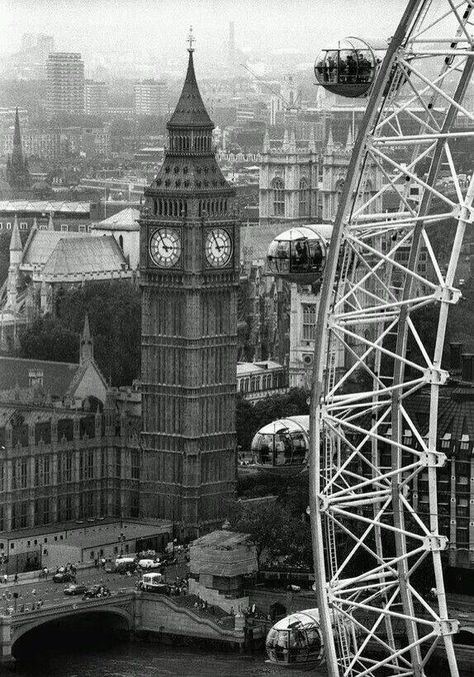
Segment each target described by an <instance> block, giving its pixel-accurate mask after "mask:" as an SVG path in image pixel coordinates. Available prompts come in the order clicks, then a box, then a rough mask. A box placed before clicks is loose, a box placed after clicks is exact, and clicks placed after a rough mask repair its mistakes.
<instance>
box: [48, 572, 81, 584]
mask: <svg viewBox="0 0 474 677" xmlns="http://www.w3.org/2000/svg"><path fill="white" fill-rule="evenodd" d="M53 582H54V583H75V582H76V576H75V574H73V573H72V571H61V572H59V573H57V574H54V576H53Z"/></svg>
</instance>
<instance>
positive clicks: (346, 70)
mask: <svg viewBox="0 0 474 677" xmlns="http://www.w3.org/2000/svg"><path fill="white" fill-rule="evenodd" d="M386 49H387V43H386V42H382V41H371V42H370V44H369V42H366V41H365V40H362V39H361V38H355V37H348V38H344V40H342V41H341V42H340V43H339V44H338V46H337V48H334V49H324V50H323V51H322V52H321V53H320V54H319V56H318V58H317V59H316V63H315V64H314V74H315V76H316V80H317V82H318V84H320V85H322V86H323V87H324V88H325V89H327V90H328V91H329V92H331V93H332V94H338V95H339V96H346V97H349V98H357V97H359V96H364V95H366V94H367V93H368V91H369V89H370V86H371V85H372V83H373V81H374V80H375V75H376V70H377V65H378V64H379V63H380V61H381V58H382V56H383V52H384V51H385V50H386Z"/></svg>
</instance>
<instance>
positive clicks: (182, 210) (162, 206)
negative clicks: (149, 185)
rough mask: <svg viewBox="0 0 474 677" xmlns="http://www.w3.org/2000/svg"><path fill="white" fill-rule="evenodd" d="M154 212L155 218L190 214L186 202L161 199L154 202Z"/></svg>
mask: <svg viewBox="0 0 474 677" xmlns="http://www.w3.org/2000/svg"><path fill="white" fill-rule="evenodd" d="M153 212H154V214H155V216H181V217H185V216H187V214H188V203H187V202H186V200H178V199H175V200H172V199H164V198H160V199H159V200H154V204H153Z"/></svg>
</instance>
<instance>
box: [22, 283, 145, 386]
mask: <svg viewBox="0 0 474 677" xmlns="http://www.w3.org/2000/svg"><path fill="white" fill-rule="evenodd" d="M56 306H57V307H56V310H57V317H55V318H52V317H43V318H40V319H38V320H36V322H34V323H33V324H32V325H31V326H30V327H29V328H28V329H26V330H25V331H24V332H23V333H22V334H21V335H20V344H21V350H20V356H21V357H30V358H37V359H44V360H56V361H59V362H62V361H65V362H77V361H78V359H79V334H80V333H81V332H82V330H83V327H84V317H85V315H86V313H88V315H89V323H90V328H91V333H92V336H93V339H94V357H95V360H96V362H97V364H98V366H99V368H100V369H101V371H102V373H103V374H104V376H105V377H106V378H111V381H112V384H113V385H117V386H119V385H126V384H130V383H132V381H133V380H134V379H136V378H138V377H139V375H140V324H141V322H140V294H139V291H138V290H137V289H135V287H133V285H131V284H130V283H128V282H124V281H113V282H100V283H97V282H90V283H86V284H85V285H84V286H83V287H81V288H79V289H70V290H66V291H63V292H62V293H61V294H59V295H58V297H57V303H56Z"/></svg>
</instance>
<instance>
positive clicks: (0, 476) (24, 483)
mask: <svg viewBox="0 0 474 677" xmlns="http://www.w3.org/2000/svg"><path fill="white" fill-rule="evenodd" d="M121 453H122V452H121V450H120V449H116V450H115V457H114V460H113V463H114V466H115V467H114V470H115V476H116V477H121V475H122V460H121ZM96 455H97V450H96V449H86V450H83V451H81V452H80V454H79V480H87V479H93V478H94V477H97V473H96V470H95V466H94V459H95V457H96ZM74 458H75V456H74V454H71V453H68V452H64V453H60V454H58V464H57V483H58V484H64V483H68V482H73V481H75V472H74ZM107 460H108V456H107V452H105V451H104V452H103V453H102V454H101V463H100V476H101V477H108V476H109V473H108V470H107ZM131 462H132V478H133V477H134V475H133V473H136V467H137V465H138V464H137V462H136V459H135V457H133V458H132V460H131ZM28 465H29V459H27V458H19V459H16V460H15V461H13V463H12V489H13V490H15V489H26V488H28V486H29V484H28V475H29V472H28ZM53 475H54V474H53V471H52V463H51V457H50V456H40V457H38V458H35V462H34V486H35V487H44V486H48V485H51V484H54V483H55V478H54V476H53ZM5 489H6V482H5V469H4V465H3V464H0V491H4V490H5Z"/></svg>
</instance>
